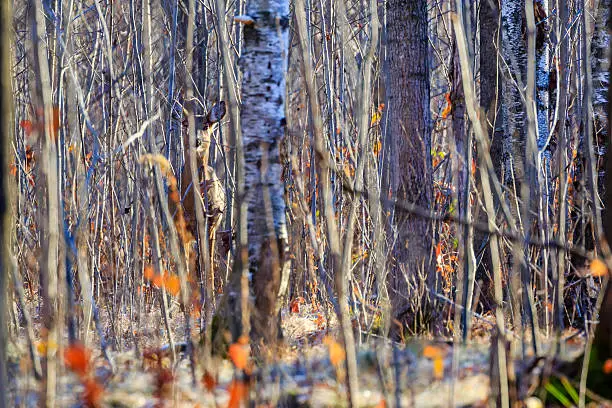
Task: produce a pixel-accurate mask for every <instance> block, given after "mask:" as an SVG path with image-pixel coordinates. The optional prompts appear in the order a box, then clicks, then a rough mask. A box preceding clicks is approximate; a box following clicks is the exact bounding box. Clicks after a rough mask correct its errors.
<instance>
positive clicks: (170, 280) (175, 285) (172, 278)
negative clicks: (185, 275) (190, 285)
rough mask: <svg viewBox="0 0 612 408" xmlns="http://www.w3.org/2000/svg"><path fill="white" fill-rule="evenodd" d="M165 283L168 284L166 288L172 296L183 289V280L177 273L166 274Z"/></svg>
mask: <svg viewBox="0 0 612 408" xmlns="http://www.w3.org/2000/svg"><path fill="white" fill-rule="evenodd" d="M164 285H165V286H166V290H167V291H168V293H170V294H171V295H172V296H177V295H178V294H179V292H180V291H181V281H180V279H179V277H178V276H176V275H169V276H166V278H165V279H164Z"/></svg>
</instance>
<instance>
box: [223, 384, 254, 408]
mask: <svg viewBox="0 0 612 408" xmlns="http://www.w3.org/2000/svg"><path fill="white" fill-rule="evenodd" d="M227 391H228V392H229V395H230V398H229V402H228V403H227V408H239V407H240V405H241V404H240V403H241V402H242V401H244V400H245V399H246V398H247V396H248V395H249V389H248V387H247V386H246V384H245V383H244V381H240V380H233V381H232V383H231V384H230V386H229V387H228V389H227Z"/></svg>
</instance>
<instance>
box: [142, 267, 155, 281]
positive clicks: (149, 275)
mask: <svg viewBox="0 0 612 408" xmlns="http://www.w3.org/2000/svg"><path fill="white" fill-rule="evenodd" d="M143 275H144V278H145V279H146V280H148V281H150V280H153V277H154V276H155V272H154V271H153V267H152V266H151V265H147V266H145V268H144V273H143Z"/></svg>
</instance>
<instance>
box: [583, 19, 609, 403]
mask: <svg viewBox="0 0 612 408" xmlns="http://www.w3.org/2000/svg"><path fill="white" fill-rule="evenodd" d="M606 12H609V10H606ZM610 31H612V20H609V22H608V32H610ZM608 47H609V46H608ZM608 70H609V72H608V74H609V75H610V73H612V65H609V66H608ZM610 95H612V84H610V83H608V112H607V114H608V118H610V117H612V105H611V104H610V103H609V98H610ZM610 135H612V130H611V129H610V122H609V121H608V129H607V134H606V153H605V154H606V156H607V157H606V159H607V160H605V161H604V162H605V163H606V164H605V180H606V181H607V183H606V184H605V185H606V190H605V193H604V195H603V204H604V211H603V213H602V220H603V231H604V237H601V244H602V252H603V254H604V256H606V257H607V258H608V265H610V247H609V245H610V242H612V216H611V215H612V211H611V210H610V209H611V208H612V188H610V185H611V184H612V183H611V181H612V157H610V156H611V155H612V152H611V151H610V149H611V148H612V138H611V137H610ZM602 290H605V293H604V295H603V301H602V303H601V308H600V310H599V319H598V320H599V324H598V325H597V328H596V329H595V337H594V339H593V348H592V350H591V354H590V357H589V376H588V378H587V387H588V389H589V390H591V391H594V392H596V393H598V394H600V395H601V396H603V397H605V398H608V399H610V398H612V388H611V387H610V383H611V382H612V373H610V371H609V370H607V371H605V370H604V369H603V367H604V364H606V363H607V362H609V361H610V360H611V359H612V285H611V284H610V270H608V276H607V277H606V278H605V279H604V283H603V286H602Z"/></svg>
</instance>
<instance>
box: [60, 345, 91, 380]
mask: <svg viewBox="0 0 612 408" xmlns="http://www.w3.org/2000/svg"><path fill="white" fill-rule="evenodd" d="M89 358H90V353H89V351H88V350H87V349H86V348H85V346H83V345H82V344H79V343H75V344H73V345H71V346H69V347H67V348H66V350H64V363H65V364H66V367H68V368H69V369H70V370H71V371H72V372H74V373H75V374H78V375H79V376H81V377H83V376H85V375H86V374H87V373H88V372H89Z"/></svg>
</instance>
